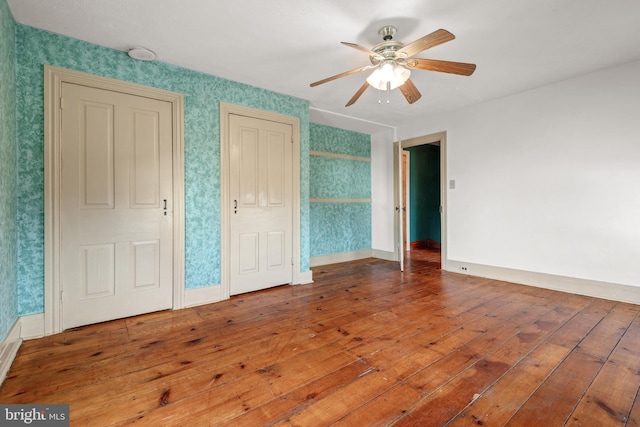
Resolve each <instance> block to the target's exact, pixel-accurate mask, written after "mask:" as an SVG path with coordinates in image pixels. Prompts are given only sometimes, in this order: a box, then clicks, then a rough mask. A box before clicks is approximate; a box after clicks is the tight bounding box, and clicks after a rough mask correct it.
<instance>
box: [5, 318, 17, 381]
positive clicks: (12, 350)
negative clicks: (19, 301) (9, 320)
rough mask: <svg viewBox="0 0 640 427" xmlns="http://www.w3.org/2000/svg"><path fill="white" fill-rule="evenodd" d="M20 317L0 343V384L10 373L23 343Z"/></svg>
mask: <svg viewBox="0 0 640 427" xmlns="http://www.w3.org/2000/svg"><path fill="white" fill-rule="evenodd" d="M20 328H21V324H20V319H16V321H15V323H14V324H13V326H12V327H11V329H9V332H8V333H7V336H6V337H5V338H4V340H3V341H2V343H0V385H2V383H3V382H4V379H5V378H6V377H7V374H8V373H9V369H10V368H11V364H12V363H13V360H14V359H15V358H16V354H18V349H19V348H20V345H21V344H22V338H20Z"/></svg>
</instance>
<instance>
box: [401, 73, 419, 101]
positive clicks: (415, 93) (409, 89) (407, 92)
mask: <svg viewBox="0 0 640 427" xmlns="http://www.w3.org/2000/svg"><path fill="white" fill-rule="evenodd" d="M398 89H400V92H402V94H403V95H404V97H405V98H406V99H407V102H408V103H409V104H413V103H414V102H416V101H417V100H418V99H420V97H422V94H421V93H420V91H419V90H418V88H417V87H416V85H414V84H413V82H412V81H411V79H409V80H407V81H406V82H404V84H403V85H402V86H399V87H398Z"/></svg>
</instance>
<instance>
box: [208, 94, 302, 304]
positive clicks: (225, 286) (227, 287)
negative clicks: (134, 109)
mask: <svg viewBox="0 0 640 427" xmlns="http://www.w3.org/2000/svg"><path fill="white" fill-rule="evenodd" d="M232 114H235V115H239V116H247V117H253V118H256V119H262V120H269V121H272V122H279V123H285V124H288V125H291V127H292V137H293V152H292V155H291V162H292V174H293V177H292V181H293V182H292V186H293V188H292V198H293V200H292V202H293V233H292V239H293V242H292V244H293V248H292V249H293V252H292V256H293V271H292V276H293V277H292V278H291V283H293V284H299V283H301V282H300V119H299V118H298V117H293V116H287V115H284V114H279V113H273V112H270V111H263V110H258V109H254V108H249V107H242V106H239V105H233V104H227V103H225V102H221V103H220V240H221V241H220V249H221V252H220V281H221V283H220V284H221V290H222V292H221V297H222V299H229V297H230V294H231V282H230V280H231V255H230V250H231V228H230V227H231V218H230V216H229V212H230V211H231V200H230V197H229V191H230V182H229V181H230V180H229V172H230V171H229V169H230V161H231V160H230V150H229V143H230V126H229V116H230V115H232Z"/></svg>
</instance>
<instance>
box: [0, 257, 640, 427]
mask: <svg viewBox="0 0 640 427" xmlns="http://www.w3.org/2000/svg"><path fill="white" fill-rule="evenodd" d="M406 265H407V268H406V271H405V272H404V273H400V272H399V271H397V264H396V263H392V262H387V261H382V260H376V259H366V260H360V261H355V262H349V263H344V264H336V265H330V266H323V267H318V268H314V269H313V276H314V280H315V283H314V284H311V285H303V286H284V287H280V288H275V289H270V290H267V291H261V292H256V293H252V294H247V295H242V296H237V297H233V298H232V299H231V300H228V301H224V302H220V303H216V304H210V305H206V306H201V307H195V308H190V309H185V310H179V311H169V312H160V313H153V314H148V315H143V316H138V317H134V318H129V319H123V320H117V321H113V322H108V323H103V324H99V325H93V326H87V327H83V328H77V329H74V330H70V331H67V332H64V333H63V334H59V335H55V336H51V337H46V338H42V339H38V340H32V341H27V342H25V343H24V344H23V346H22V347H21V349H20V351H19V353H18V356H17V358H16V360H15V362H14V364H13V366H12V368H11V371H10V372H9V374H8V376H7V379H6V380H5V382H4V384H3V386H2V388H0V402H2V403H48V404H51V403H68V404H70V412H71V425H74V426H84V425H86V426H109V425H128V424H138V425H150V426H186V425H189V426H208V425H234V426H262V425H275V426H325V425H340V426H372V425H391V424H393V425H396V426H444V425H450V426H464V425H475V426H478V425H483V426H502V425H510V426H562V425H571V426H609V425H611V426H624V425H627V426H638V425H640V403H638V400H639V399H638V387H639V385H640V318H639V317H638V313H639V312H640V307H639V306H636V305H632V304H625V303H617V302H614V301H608V300H602V299H596V298H589V297H584V296H578V295H571V294H565V293H559V292H554V291H548V290H544V289H538V288H533V287H527V286H519V285H514V284H509V283H504V282H498V281H494V280H488V279H481V278H476V277H470V276H463V275H459V274H455V273H448V272H442V271H440V269H439V254H438V253H437V252H432V251H428V250H427V251H412V257H411V258H410V259H409V260H407V263H406Z"/></svg>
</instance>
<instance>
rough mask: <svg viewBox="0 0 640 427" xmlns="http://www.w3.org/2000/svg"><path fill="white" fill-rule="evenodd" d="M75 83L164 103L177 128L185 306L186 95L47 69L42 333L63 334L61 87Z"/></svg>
mask: <svg viewBox="0 0 640 427" xmlns="http://www.w3.org/2000/svg"><path fill="white" fill-rule="evenodd" d="M63 83H72V84H77V85H84V86H89V87H94V88H98V89H104V90H109V91H114V92H121V93H126V94H130V95H135V96H142V97H146V98H152V99H157V100H160V101H166V102H169V103H171V105H172V121H173V123H172V128H173V200H174V201H173V221H174V224H173V305H172V307H173V309H174V310H176V309H179V308H182V307H184V292H185V290H184V131H183V128H184V97H183V95H182V94H180V93H176V92H170V91H167V90H163V89H156V88H153V87H149V86H143V85H139V84H136V83H129V82H124V81H120V80H115V79H111V78H107V77H100V76H95V75H92V74H87V73H83V72H79V71H72V70H67V69H64V68H58V67H52V66H49V65H45V66H44V334H45V335H52V334H56V333H59V332H62V298H61V294H60V292H61V284H60V239H61V228H60V182H61V174H60V172H61V164H60V160H61V156H60V149H61V144H60V123H61V120H60V119H61V117H60V109H59V105H60V102H61V101H60V99H61V93H62V84H63Z"/></svg>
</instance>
